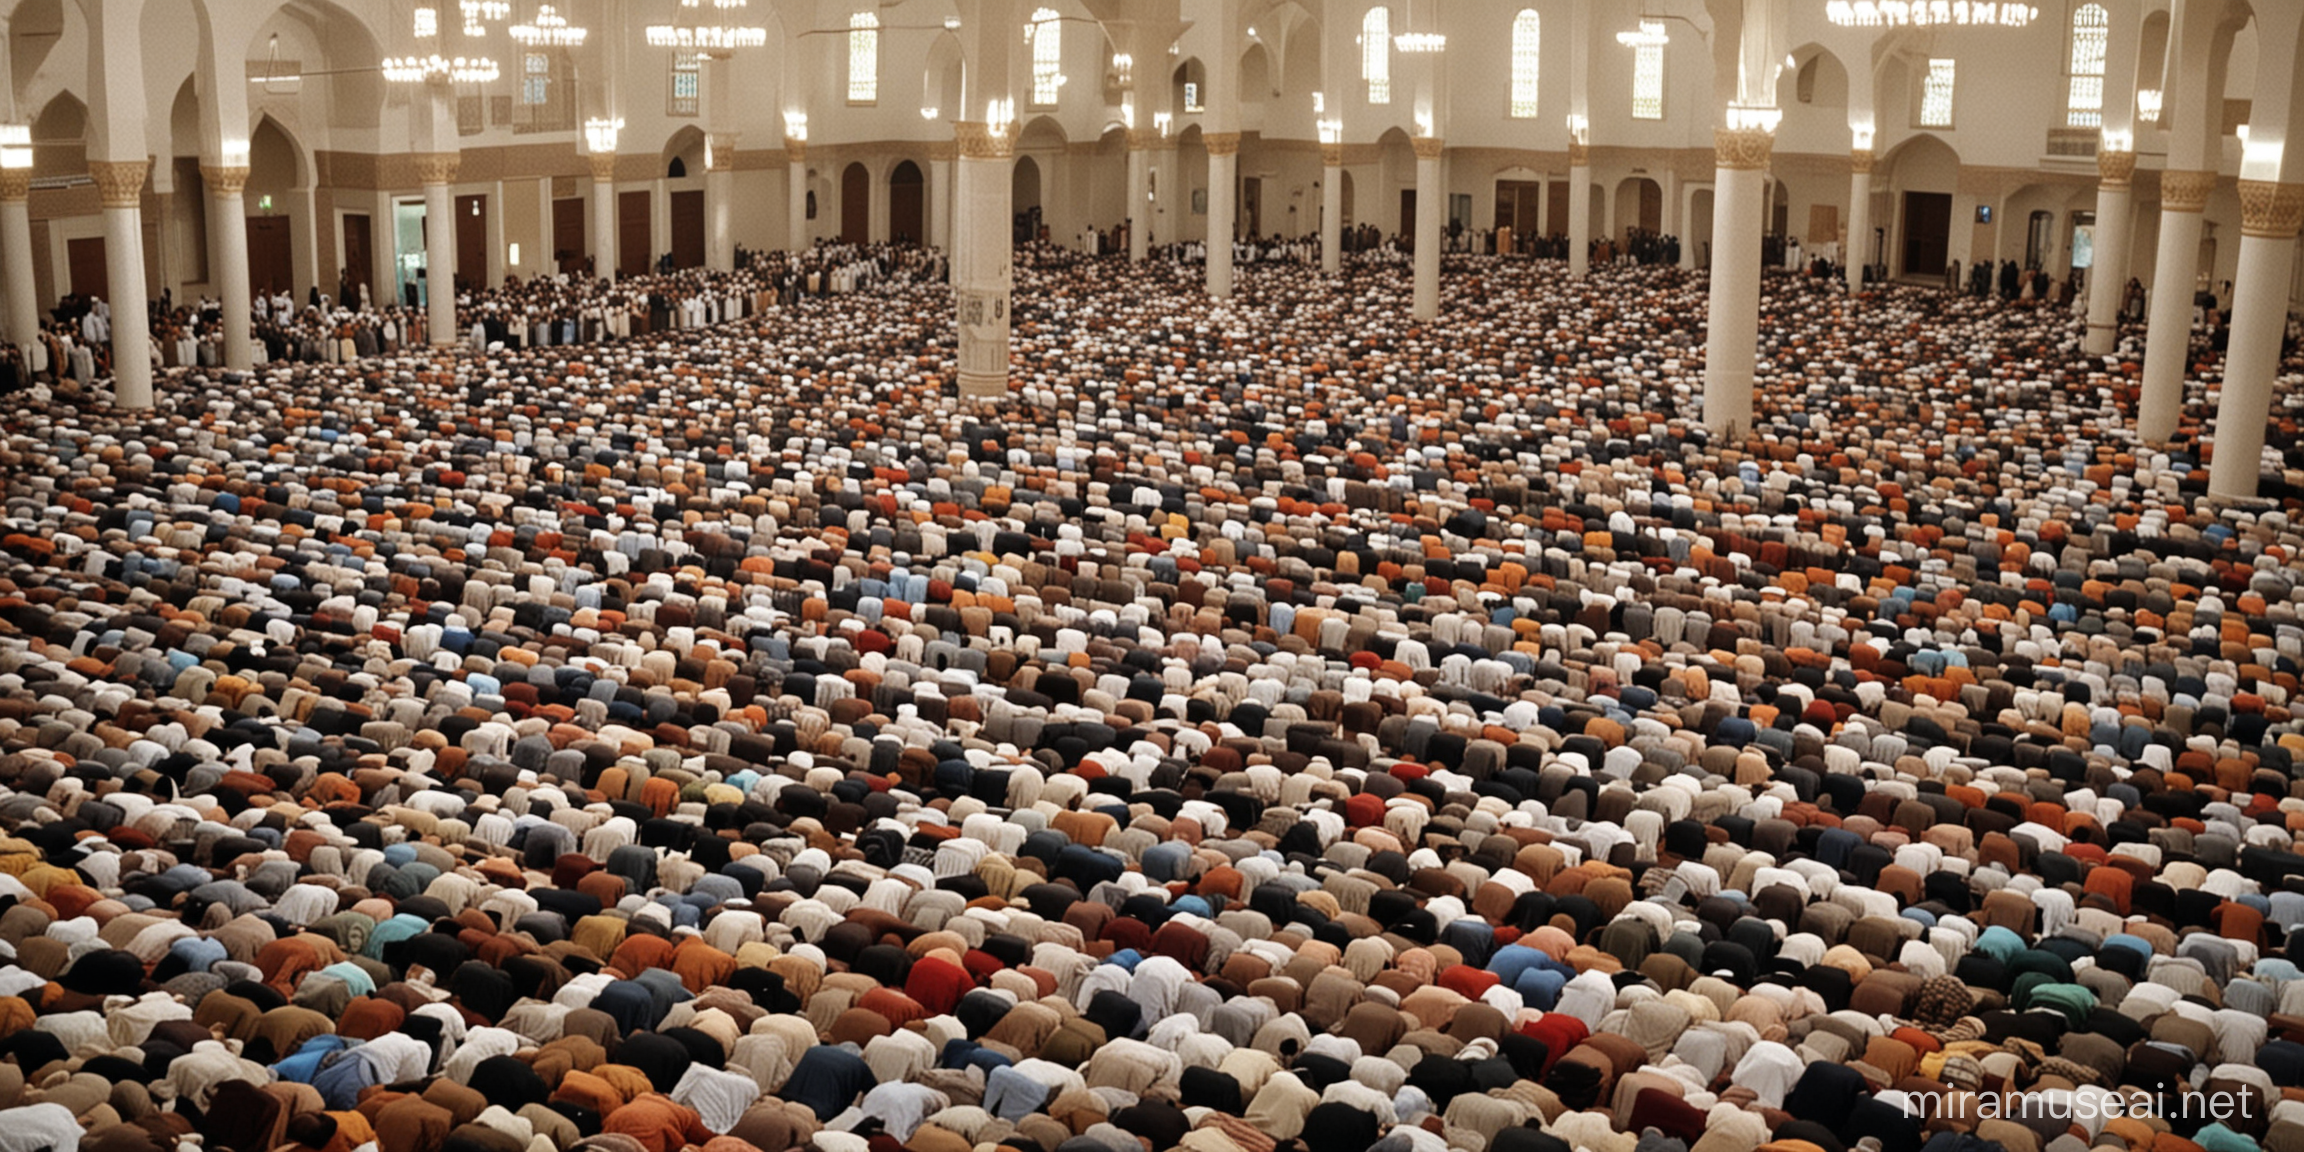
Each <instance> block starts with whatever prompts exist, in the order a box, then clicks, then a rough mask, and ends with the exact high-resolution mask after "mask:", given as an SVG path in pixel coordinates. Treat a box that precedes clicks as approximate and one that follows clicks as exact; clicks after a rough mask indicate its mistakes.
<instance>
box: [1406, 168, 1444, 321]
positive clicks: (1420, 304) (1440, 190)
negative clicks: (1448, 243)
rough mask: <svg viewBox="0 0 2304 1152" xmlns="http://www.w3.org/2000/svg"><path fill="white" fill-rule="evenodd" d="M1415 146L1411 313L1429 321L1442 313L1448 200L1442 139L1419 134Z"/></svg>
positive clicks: (1409, 312) (1419, 318) (1417, 317)
mask: <svg viewBox="0 0 2304 1152" xmlns="http://www.w3.org/2000/svg"><path fill="white" fill-rule="evenodd" d="M1412 143H1413V144H1414V145H1415V147H1416V283H1415V292H1414V294H1413V296H1412V298H1411V300H1410V303H1409V309H1408V314H1409V315H1411V316H1413V317H1415V318H1416V319H1418V320H1430V319H1432V318H1433V317H1435V316H1438V315H1439V314H1440V208H1441V205H1442V204H1443V203H1444V202H1445V201H1446V200H1447V199H1448V189H1447V186H1446V185H1444V184H1442V183H1441V180H1440V152H1441V148H1442V142H1441V140H1440V138H1439V137H1437V136H1418V137H1417V138H1416V139H1415V140H1414V141H1412Z"/></svg>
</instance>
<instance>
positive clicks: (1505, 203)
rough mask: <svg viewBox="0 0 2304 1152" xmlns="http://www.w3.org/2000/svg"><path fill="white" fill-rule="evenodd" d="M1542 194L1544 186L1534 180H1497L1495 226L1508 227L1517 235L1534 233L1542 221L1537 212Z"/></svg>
mask: <svg viewBox="0 0 2304 1152" xmlns="http://www.w3.org/2000/svg"><path fill="white" fill-rule="evenodd" d="M1543 194H1544V186H1543V185H1541V184H1538V183H1537V182H1536V181H1534V180H1499V181H1497V182H1496V227H1498V228H1510V229H1511V230H1512V232H1513V234H1514V235H1518V236H1530V235H1534V234H1535V233H1536V230H1537V228H1538V227H1539V226H1540V225H1541V224H1542V223H1543V221H1542V220H1540V219H1538V213H1537V209H1538V207H1539V206H1540V205H1541V204H1542V203H1543Z"/></svg>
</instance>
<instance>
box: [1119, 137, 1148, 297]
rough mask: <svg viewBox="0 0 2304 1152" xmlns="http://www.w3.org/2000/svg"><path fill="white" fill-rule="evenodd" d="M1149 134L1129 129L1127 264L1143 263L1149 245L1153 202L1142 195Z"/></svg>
mask: <svg viewBox="0 0 2304 1152" xmlns="http://www.w3.org/2000/svg"><path fill="white" fill-rule="evenodd" d="M1151 136H1152V133H1150V132H1147V131H1145V130H1144V129H1141V128H1130V129H1129V130H1128V211H1127V212H1126V213H1124V215H1125V216H1126V217H1127V220H1128V261H1129V263H1132V264H1142V263H1143V262H1144V254H1145V251H1146V249H1148V248H1149V247H1150V246H1151V242H1150V239H1149V234H1150V232H1151V228H1150V227H1149V225H1150V224H1151V223H1152V219H1151V217H1152V202H1151V200H1149V199H1147V198H1146V196H1145V193H1146V192H1147V191H1148V190H1149V189H1148V187H1147V181H1148V180H1149V178H1150V177H1149V173H1150V171H1151V167H1152V166H1151V155H1150V153H1148V152H1147V151H1146V149H1148V148H1150V147H1151V146H1152V141H1151Z"/></svg>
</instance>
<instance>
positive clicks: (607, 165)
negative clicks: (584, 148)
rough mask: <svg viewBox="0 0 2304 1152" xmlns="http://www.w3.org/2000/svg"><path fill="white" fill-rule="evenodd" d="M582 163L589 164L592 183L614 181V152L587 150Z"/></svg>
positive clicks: (609, 182) (610, 182) (611, 182)
mask: <svg viewBox="0 0 2304 1152" xmlns="http://www.w3.org/2000/svg"><path fill="white" fill-rule="evenodd" d="M584 163H585V164H587V165H589V166H591V169H592V182H593V183H594V184H614V183H615V182H616V154H615V153H614V152H587V153H585V154H584Z"/></svg>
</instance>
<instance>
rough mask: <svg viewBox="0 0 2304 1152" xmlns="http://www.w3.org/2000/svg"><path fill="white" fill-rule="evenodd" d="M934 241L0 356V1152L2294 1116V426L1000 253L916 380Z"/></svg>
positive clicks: (1522, 1150) (2048, 383) (2024, 371)
mask: <svg viewBox="0 0 2304 1152" xmlns="http://www.w3.org/2000/svg"><path fill="white" fill-rule="evenodd" d="M935 259H936V257H934V256H933V255H932V254H926V253H923V252H919V251H915V252H913V253H910V254H890V253H869V252H825V253H824V254H823V255H821V256H820V257H818V258H816V262H815V263H808V262H807V261H806V260H805V259H803V260H801V261H799V262H795V261H794V260H792V259H790V258H787V259H786V260H784V261H783V262H782V263H774V262H770V263H765V264H764V263H762V262H758V261H751V260H748V261H747V262H746V263H747V264H748V265H750V266H751V269H752V270H751V271H748V272H746V273H743V274H742V276H743V277H745V278H747V279H746V280H744V281H743V286H742V287H741V288H740V287H739V286H738V285H736V284H726V285H722V287H723V288H725V289H726V290H727V292H726V295H724V296H723V297H722V299H733V300H734V304H733V305H728V304H722V305H719V306H717V308H716V309H715V310H712V311H710V312H709V313H708V314H705V315H702V316H701V317H700V322H698V323H693V324H691V323H687V322H686V321H685V320H684V319H683V320H681V321H679V322H677V323H661V324H660V323H657V322H656V321H655V317H654V315H653V313H654V312H655V311H656V308H655V305H654V303H653V302H651V303H649V304H648V306H647V307H646V308H645V309H643V308H640V307H639V305H638V304H637V303H636V301H638V300H641V299H643V298H649V297H652V295H653V293H654V291H655V289H654V288H653V287H651V286H649V285H646V284H638V285H630V286H625V285H618V286H613V287H610V288H608V289H606V290H605V292H606V294H605V295H599V296H582V295H578V296H575V297H573V298H565V299H564V298H562V295H561V294H562V293H567V292H570V291H572V290H571V289H570V288H569V287H568V286H567V285H556V284H550V283H542V284H538V283H531V284H526V285H522V286H520V287H518V288H515V289H506V290H503V291H500V292H489V293H479V294H475V295H474V296H473V297H472V301H471V303H472V305H473V307H474V310H473V311H468V312H467V313H466V314H465V315H464V316H463V317H461V318H460V323H464V324H467V325H470V324H473V323H478V324H479V325H480V326H481V329H482V330H481V332H480V333H479V336H478V337H476V338H475V340H474V341H472V343H476V344H477V345H478V346H477V347H472V346H469V345H467V344H466V343H464V342H461V341H460V342H459V345H458V346H457V347H454V348H450V349H425V348H421V347H417V346H414V345H409V344H404V345H403V346H402V347H400V348H399V349H397V350H387V349H383V348H381V347H379V349H378V351H377V353H376V354H374V355H369V354H366V352H365V351H364V350H362V351H361V354H359V355H355V356H353V357H350V358H339V359H337V360H336V361H334V362H326V361H322V362H282V361H280V360H277V359H276V360H274V361H273V362H271V363H268V364H266V365H264V366H263V367H261V368H260V369H258V370H257V371H256V372H255V373H254V374H252V375H249V376H244V377H243V376H237V375H235V376H226V375H223V374H220V373H216V372H213V371H210V370H205V369H202V368H199V367H191V368H184V369H177V370H173V371H171V372H169V373H168V374H167V375H166V376H165V377H164V378H163V379H162V380H161V381H159V384H158V388H157V392H158V404H157V407H156V408H154V409H153V410H150V411H123V410H116V409H113V408H111V407H110V406H109V405H108V404H107V403H106V402H105V398H104V395H103V393H102V392H101V390H100V389H98V390H94V391H93V392H91V393H90V394H83V395H80V396H77V397H71V398H67V397H64V396H63V395H61V394H60V393H58V392H55V391H52V390H51V389H49V388H47V387H45V386H35V387H32V388H30V389H27V390H25V391H23V392H20V393H19V394H17V395H16V396H14V397H12V398H11V404H10V408H9V413H8V417H7V419H6V422H5V425H4V428H0V432H4V436H0V476H4V479H5V488H4V491H0V498H4V501H5V507H4V509H0V516H4V520H0V549H4V551H5V553H6V556H5V560H4V561H0V564H4V567H0V1152H82V1150H85V1152H193V1150H195V1149H197V1150H201V1152H226V1150H229V1152H569V1150H572V1149H587V1150H593V1152H684V1150H686V1149H689V1148H696V1149H700V1150H701V1152H788V1150H809V1152H900V1150H903V1152H1168V1150H1170V1149H1186V1150H1189V1152H1447V1150H1451V1149H1462V1150H1465V1152H1922V1150H1925V1152H2244V1150H2251V1149H2256V1148H2260V1147H2261V1148H2266V1149H2272V1150H2274V1152H2299V1150H2304V969H2300V968H2299V966H2298V964H2299V955H2298V949H2297V947H2295V945H2294V943H2293V942H2291V941H2289V940H2288V938H2287V933H2288V932H2290V931H2295V930H2297V929H2298V928H2299V926H2304V849H2300V848H2299V846H2298V845H2297V844H2296V836H2297V832H2298V830H2299V829H2304V788H2299V787H2298V784H2297V779H2298V773H2299V763H2300V761H2304V726H2300V725H2299V722H2298V719H2297V715H2296V712H2295V708H2296V706H2297V705H2296V701H2295V699H2294V697H2292V696H2291V695H2290V693H2292V692H2294V691H2295V690H2296V689H2297V684H2298V673H2299V665H2300V664H2304V618H2300V616H2299V603H2300V601H2304V588H2300V587H2299V577H2300V576H2304V531H2300V530H2299V527H2298V524H2297V522H2296V520H2295V519H2294V517H2295V514H2296V511H2297V504H2296V501H2297V499H2298V498H2299V497H2300V496H2304V488H2299V487H2298V485H2299V484H2300V483H2304V479H2300V477H2304V451H2300V450H2299V448H2298V447H2297V438H2296V435H2295V433H2296V425H2297V421H2298V420H2299V418H2300V417H2299V410H2300V409H2304V394H2299V393H2298V392H2296V391H2294V390H2292V389H2284V390H2283V391H2282V393H2281V394H2280V397H2279V398H2278V400H2277V402H2276V405H2275V416H2274V419H2275V425H2276V426H2275V428H2274V430H2273V432H2274V434H2273V435H2272V436H2271V437H2270V438H2269V439H2270V442H2271V447H2270V449H2268V451H2267V457H2266V469H2267V471H2266V491H2267V493H2270V494H2272V495H2273V496H2274V497H2275V499H2273V500H2272V501H2269V502H2267V503H2266V504H2265V505H2263V506H2262V507H2252V508H2245V509H2242V508H2230V507H2219V506H2217V505H2213V504H2211V503H2209V502H2208V501H2207V500H2206V499H2205V490H2206V485H2205V468H2204V467H2203V463H2204V454H2203V447H2204V433H2205V432H2207V431H2208V430H2209V429H2208V428H2207V427H2206V426H2205V425H2204V423H2203V421H2204V419H2205V418H2206V416H2207V414H2208V413H2210V412H2212V405H2211V404H2209V403H2207V402H2206V397H2205V396H2204V395H2203V390H2204V389H2212V388H2213V387H2214V385H2215V371H2216V368H2215V364H2216V357H2215V355H2214V353H2213V352H2212V351H2211V350H2210V349H2209V346H2208V342H2207V338H2206V333H2205V331H2203V332H2202V333H2201V336H2200V348H2199V350H2198V352H2197V353H2196V354H2195V356H2194V357H2192V358H2193V359H2194V360H2196V361H2197V362H2199V363H2200V364H2201V365H2202V366H2203V367H2202V368H2201V369H2200V370H2199V373H2200V375H2202V376H2203V377H2204V378H2205V379H2204V381H2202V382H2199V383H2195V384H2194V385H2193V386H2192V387H2193V394H2192V396H2191V404H2190V406H2189V408H2188V412H2189V415H2188V418H2187V422H2186V424H2185V425H2184V428H2183V430H2182V431H2181V432H2180V433H2179V434H2178V436H2177V438H2176V440H2175V442H2173V443H2171V444H2168V445H2160V446H2147V445H2144V444H2141V443H2139V442H2137V440H2136V439H2135V437H2134V435H2133V433H2132V431H2131V428H2132V426H2133V409H2134V404H2135V398H2136V389H2137V380H2138V378H2139V375H2140V353H2141V348H2140V343H2139V341H2140V335H2139V334H2138V333H2136V332H2134V331H2131V332H2130V333H2129V335H2128V337H2127V339H2126V340H2125V341H2124V342H2123V344H2122V346H2121V349H2120V351H2119V352H2118V353H2116V354H2114V355H2111V356H2105V357H2092V356H2085V355H2082V354H2081V353H2080V351H2079V346H2078V338H2079V322H2078V321H2077V320H2076V319H2075V318H2074V317H2073V316H2072V315H2071V313H2070V312H2069V311H2067V310H2063V309H2055V308H2027V307H2013V306H2009V305H2008V304H2006V303H2004V302H2003V301H2001V300H1999V299H1996V298H1990V297H1970V296H1966V295H1960V294H1948V293H1945V292H1942V291H1938V290H1935V289H1919V288H1905V287H1884V288H1881V289H1879V290H1877V291H1873V292H1868V293H1866V294H1864V295H1863V296H1861V297H1859V298H1856V299H1850V298H1849V297H1848V296H1846V295H1845V294H1844V293H1843V292H1842V291H1841V290H1840V289H1839V287H1838V285H1837V284H1836V283H1835V282H1833V281H1831V280H1828V279H1825V278H1820V277H1810V276H1796V275H1772V276H1770V277H1769V278H1768V279H1767V280H1766V281H1765V284H1764V288H1763V301H1762V316H1763V320H1762V328H1761V349H1760V358H1761V361H1762V371H1761V382H1760V387H1759V416H1758V420H1757V427H1756V428H1755V430H1754V431H1753V433H1752V434H1751V435H1750V436H1748V437H1745V438H1742V439H1739V440H1737V441H1733V442H1725V441H1722V440H1720V439H1718V438H1715V437H1712V436H1710V435H1708V434H1707V433H1706V432H1705V431H1704V428H1703V423H1702V420H1701V413H1700V410H1699V401H1700V397H1701V393H1702V388H1703V383H1702V376H1703V366H1702V349H1703V337H1702V333H1701V331H1700V329H1699V328H1698V326H1697V325H1698V324H1699V322H1700V321H1699V319H1698V318H1700V317H1702V316H1703V315H1704V280H1703V277H1701V276H1699V275H1692V274H1690V273H1687V272H1684V271H1681V270H1679V269H1676V268H1672V267H1668V266H1666V267H1654V266H1641V265H1638V264H1629V263H1628V264H1621V265H1602V266H1598V267H1596V268H1595V269H1594V271H1593V274H1592V275H1591V276H1590V277H1589V278H1588V279H1585V280H1580V281H1579V280H1571V279H1570V278H1569V277H1568V275H1567V273H1566V271H1565V269H1564V268H1563V267H1562V265H1561V264H1559V263H1557V262H1555V261H1550V260H1533V259H1525V258H1517V257H1504V258H1499V257H1492V256H1481V255H1451V256H1449V257H1447V259H1446V262H1445V279H1444V282H1443V283H1444V304H1443V310H1442V314H1441V316H1440V318H1439V319H1438V320H1436V321H1419V320H1415V319H1412V318H1411V317H1410V315H1409V307H1408V305H1409V296H1410V291H1409V273H1408V270H1407V269H1406V268H1405V267H1401V266H1396V265H1393V264H1390V263H1386V262H1383V261H1355V262H1354V263H1353V264H1352V265H1350V266H1349V267H1348V268H1347V270H1346V271H1345V272H1344V273H1342V274H1340V275H1338V276H1323V275H1322V274H1320V273H1319V272H1318V271H1317V268H1316V266H1314V265H1311V264H1309V263H1306V262H1301V261H1297V260H1294V259H1274V260H1269V261H1258V262H1255V263H1253V264H1249V265H1245V266H1243V268H1242V269H1241V271H1240V273H1239V279H1238V281H1237V295H1236V297H1235V298H1233V299H1231V300H1226V301H1212V300H1210V299H1209V298H1208V297H1207V295H1206V294H1205V292H1204V290H1203V288H1202V285H1201V281H1200V279H1199V273H1198V270H1197V269H1193V268H1188V267H1185V266H1183V265H1181V264H1180V263H1179V262H1178V261H1175V260H1155V261H1151V262H1147V263H1144V264H1130V263H1128V262H1126V261H1125V260H1124V259H1120V258H1112V257H1104V258H1093V257H1085V256H1083V255H1082V254H1080V253H1077V252H1069V251H1067V252H1064V253H1061V254H1057V253H1053V252H1043V251H1041V250H1039V249H1032V250H1028V251H1027V252H1025V253H1024V254H1023V256H1022V258H1020V259H1019V261H1018V264H1017V269H1016V290H1015V295H1014V306H1013V318H1014V323H1013V338H1012V350H1013V357H1014V359H1013V363H1014V365H1015V367H1014V369H1013V379H1012V392H1011V395H1010V396H1008V397H1007V398H1005V399H1003V400H1000V401H997V402H987V401H972V400H960V399H957V398H955V395H954V393H955V389H954V386H953V382H952V379H951V374H952V370H953V364H954V361H955V355H954V353H955V344H954V341H955V337H954V335H953V332H952V324H951V301H950V293H949V292H948V290H947V289H945V288H944V287H943V286H942V285H941V284H940V283H939V282H938V280H939V277H937V276H936V275H934V274H932V265H933V261H934V260H935ZM864 266H869V267H870V268H871V270H872V271H871V272H869V273H868V274H867V273H865V272H864V271H863V268H864ZM841 268H849V269H855V270H857V272H858V275H859V276H861V277H862V278H863V279H864V282H866V283H868V284H871V285H872V286H873V288H874V290H873V292H872V293H871V294H870V296H869V297H868V298H867V297H865V296H862V295H856V294H851V293H842V292H821V291H818V290H817V289H819V288H821V287H822V286H823V285H824V284H825V283H826V282H827V281H826V280H825V279H824V278H825V277H827V276H829V275H832V274H835V272H836V270H837V269H841ZM704 283H705V281H702V280H699V281H697V284H698V285H699V286H701V285H702V284H704ZM795 284H799V285H805V286H806V287H803V288H799V289H795ZM709 295H710V293H707V292H701V291H699V292H696V293H692V294H691V297H690V298H694V299H703V298H706V297H708V296H709ZM763 295H766V296H767V297H768V298H767V299H766V300H763V299H762V296H763ZM492 306H494V307H492ZM699 307H701V305H699ZM595 310H597V311H600V312H601V313H602V314H603V315H604V314H606V313H608V312H614V311H621V313H622V314H623V315H625V316H626V317H633V316H640V317H641V318H642V319H644V320H645V321H646V322H645V323H644V324H637V325H630V326H629V328H628V330H624V331H616V330H614V329H613V325H610V324H606V323H603V324H599V325H595V324H594V323H593V322H592V320H593V312H594V311H595ZM673 311H675V309H673V308H670V307H667V308H666V309H664V312H665V313H666V315H667V318H668V319H669V318H670V314H671V313H672V312H673ZM491 312H494V313H495V314H496V315H497V319H496V323H497V324H498V325H499V326H500V331H499V330H498V329H492V328H490V327H489V326H488V325H489V323H490V321H489V315H490V314H491ZM571 324H573V331H572V332H571V328H570V325H571ZM538 325H546V326H551V325H558V328H557V330H555V331H550V332H547V333H546V334H545V338H541V339H538V338H529V334H532V333H533V332H534V329H535V328H536V326H538ZM522 329H526V330H527V332H526V333H522V332H521V330H522ZM515 334H519V335H520V336H521V338H519V339H509V338H507V337H509V336H512V335H515ZM563 335H572V336H573V339H562V338H560V337H561V336H563ZM611 335H613V336H616V337H618V338H616V339H613V340H611V339H608V338H607V337H608V336H611ZM2299 367H2300V365H2299V362H2298V361H2297V359H2296V354H2295V349H2294V346H2293V343H2291V345H2290V347H2289V349H2288V352H2287V354H2286V357H2285V358H2284V361H2283V368H2282V370H2283V373H2284V376H2285V375H2287V374H2291V373H2293V372H2295V371H2296V370H2298V368H2299ZM2300 939H2304V938H2300ZM2194 1099H2197V1100H2200V1101H2220V1102H2221V1106H2213V1107H2212V1110H2207V1109H2203V1108H2202V1107H2200V1106H2197V1105H2191V1104H2188V1103H2187V1101H2190V1100H2194Z"/></svg>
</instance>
